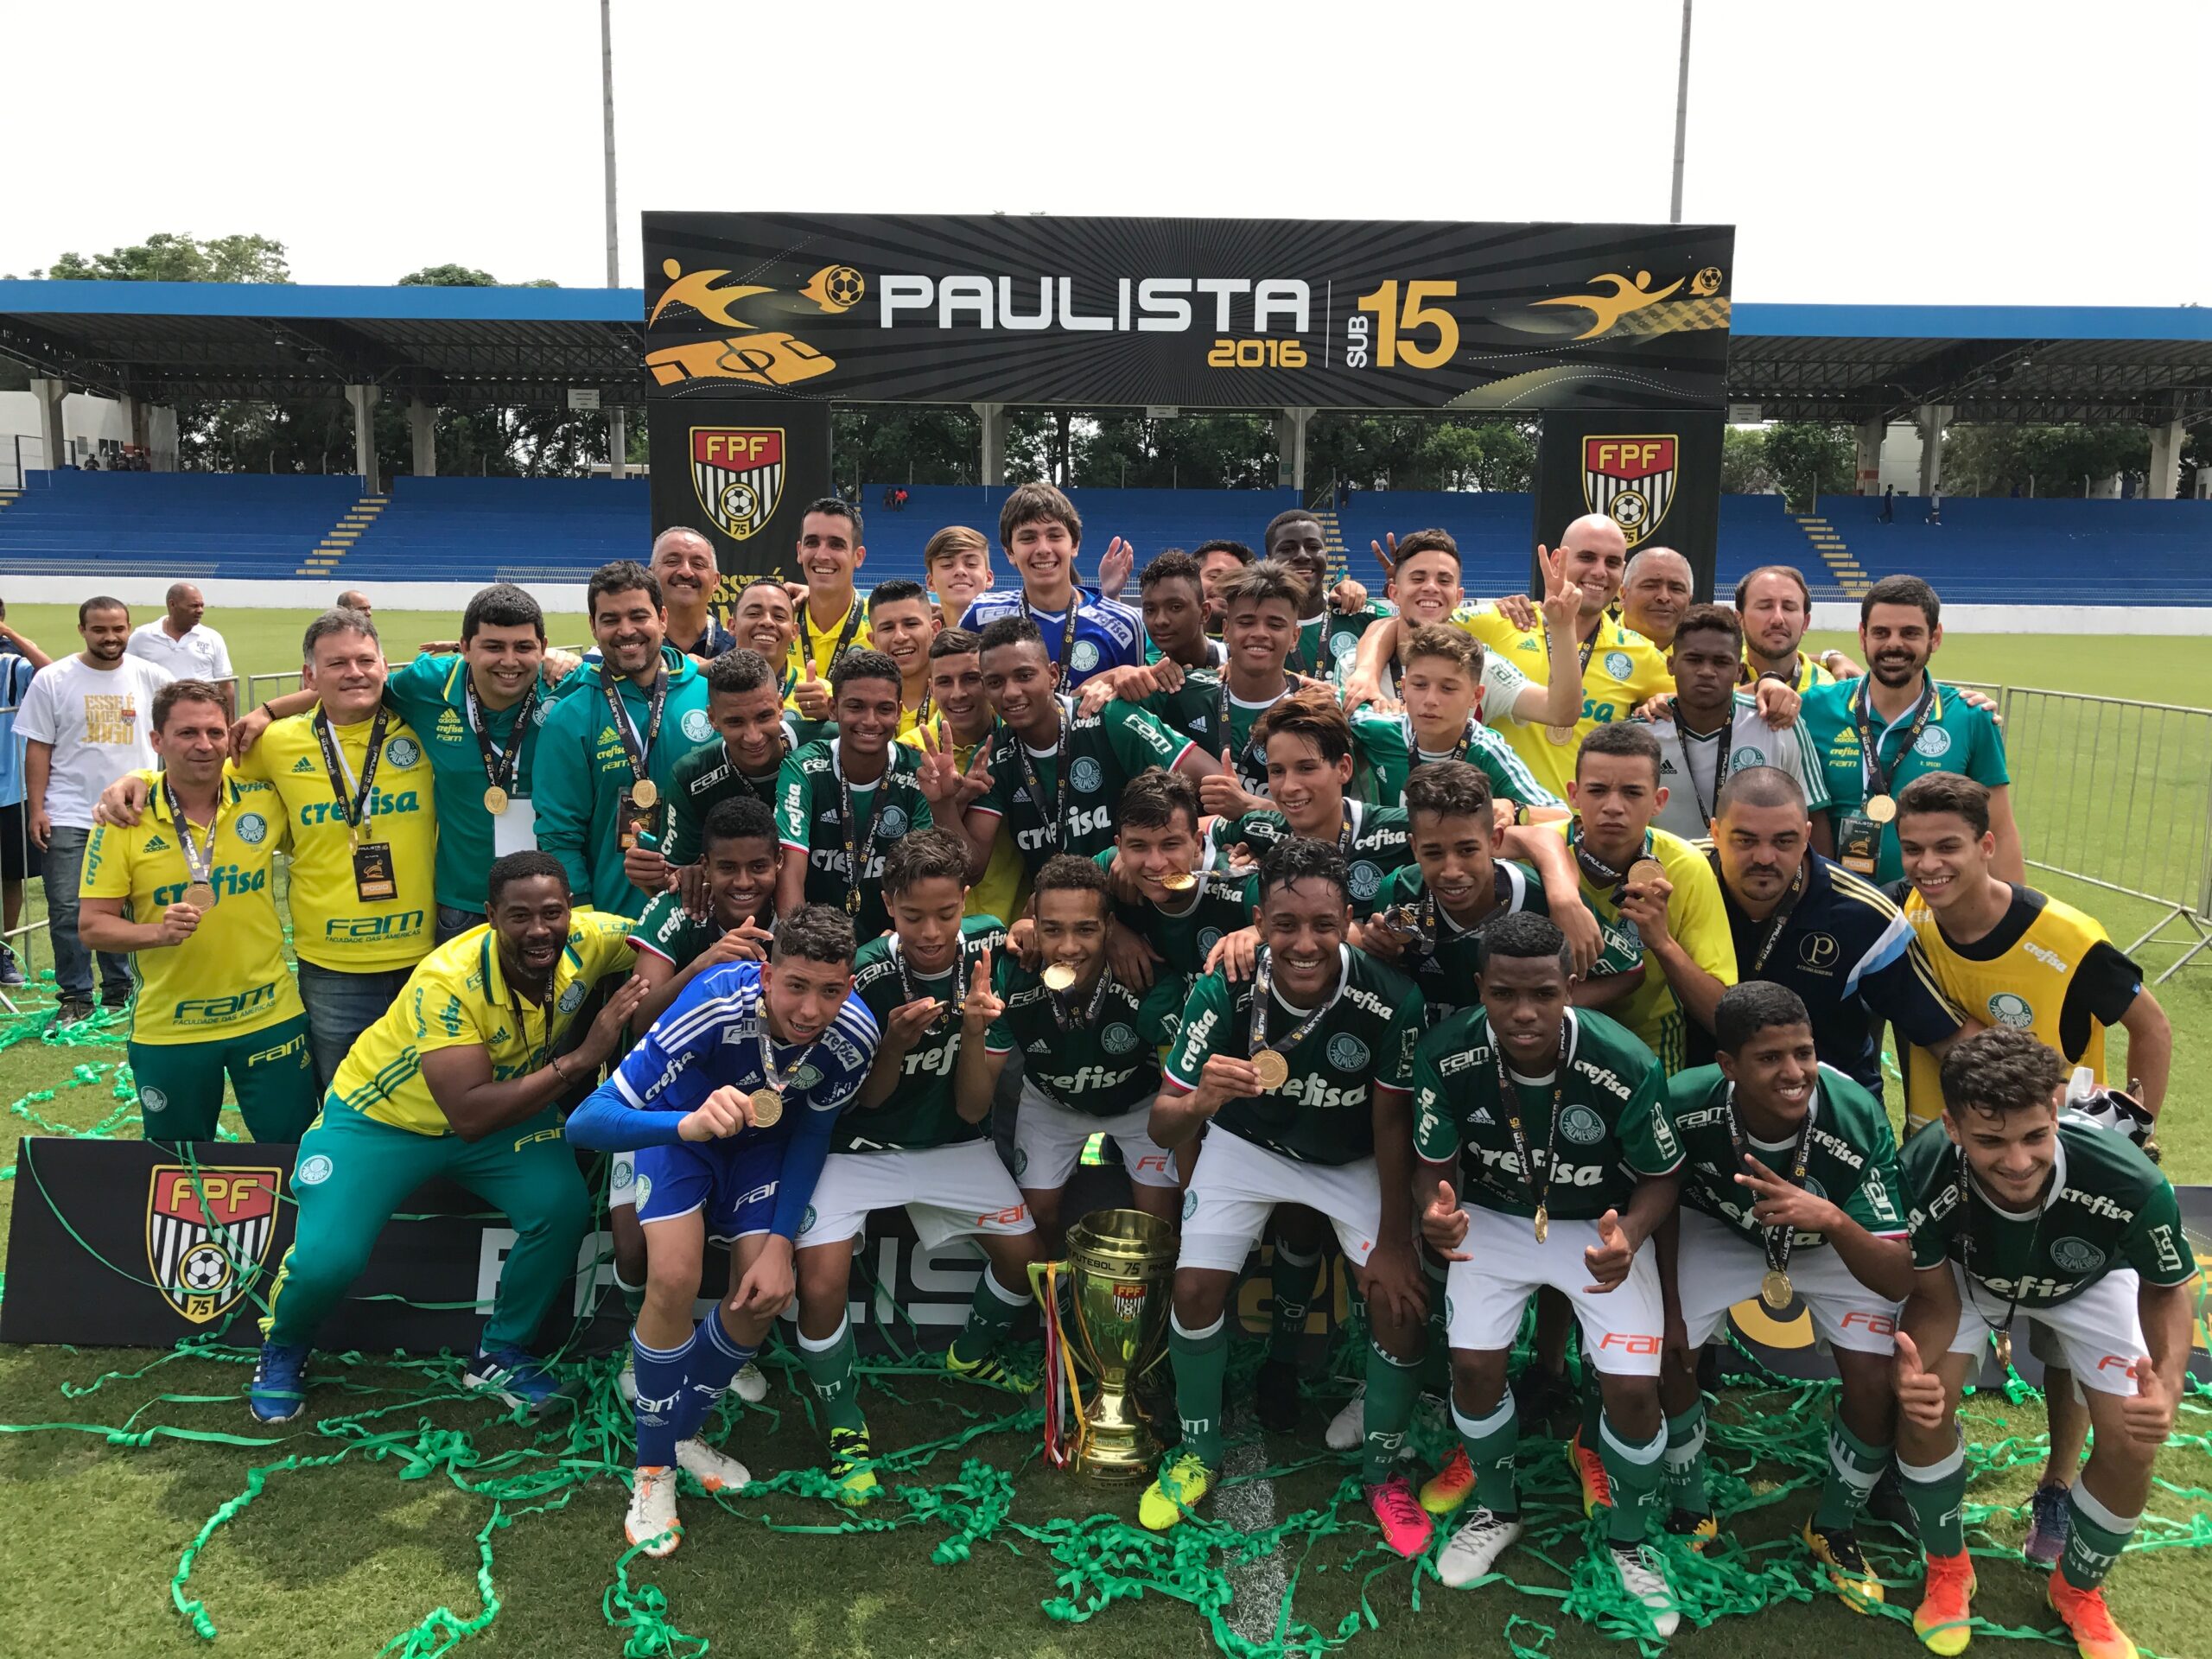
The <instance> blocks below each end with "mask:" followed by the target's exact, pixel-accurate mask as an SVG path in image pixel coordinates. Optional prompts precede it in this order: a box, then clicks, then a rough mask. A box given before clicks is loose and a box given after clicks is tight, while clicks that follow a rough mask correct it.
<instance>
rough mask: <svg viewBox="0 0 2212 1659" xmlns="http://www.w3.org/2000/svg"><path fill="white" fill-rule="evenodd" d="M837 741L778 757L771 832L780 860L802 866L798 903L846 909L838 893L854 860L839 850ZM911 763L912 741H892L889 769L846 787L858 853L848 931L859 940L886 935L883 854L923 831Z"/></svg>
mask: <svg viewBox="0 0 2212 1659" xmlns="http://www.w3.org/2000/svg"><path fill="white" fill-rule="evenodd" d="M841 741H842V740H841V739H838V738H834V737H833V738H829V739H825V740H823V741H820V742H815V743H809V744H808V745H807V746H806V747H804V748H802V749H800V750H799V751H798V753H796V754H793V755H790V756H788V757H786V758H785V761H784V766H783V771H782V772H781V773H780V775H779V777H778V779H777V780H776V833H777V834H778V835H779V836H782V837H783V842H784V850H785V856H786V857H798V858H803V859H804V860H805V861H806V902H807V903H808V904H810V905H829V906H835V907H836V908H838V909H840V910H843V909H846V908H847V906H846V903H845V895H846V894H847V893H849V891H851V889H852V888H853V887H854V886H855V881H854V878H853V864H854V861H855V859H854V856H853V855H848V854H847V852H846V850H845V838H846V835H847V826H846V823H845V805H844V794H845V791H844V789H843V786H842V785H843V779H844V773H843V772H842V771H841V770H840V768H839V765H838V760H837V752H838V745H839V743H840V742H841ZM919 759H920V751H918V749H916V748H915V747H913V745H912V744H911V743H893V745H892V746H891V764H890V768H889V770H888V771H887V772H885V773H884V774H883V775H882V776H881V777H880V778H878V779H876V780H875V782H874V783H872V784H855V785H853V787H852V797H853V818H854V823H853V824H852V825H851V829H850V833H851V836H852V843H853V847H854V849H855V854H861V855H863V856H861V857H860V859H859V861H860V864H861V871H860V877H859V881H858V883H857V885H858V887H859V889H860V895H861V897H860V908H859V910H858V911H857V912H852V916H853V931H855V933H857V934H858V935H859V936H860V937H861V938H863V939H873V938H875V937H876V936H877V935H878V934H880V933H887V932H889V931H891V912H889V911H887V909H885V908H884V904H883V855H885V854H886V853H887V852H889V851H890V850H891V843H892V842H895V841H897V840H899V838H900V837H901V836H905V835H906V832H907V831H908V830H910V829H928V828H929V827H930V804H929V803H928V802H927V801H926V800H924V799H923V798H922V786H921V782H920V777H921V774H920V772H919V771H918V769H917V768H918V761H919Z"/></svg>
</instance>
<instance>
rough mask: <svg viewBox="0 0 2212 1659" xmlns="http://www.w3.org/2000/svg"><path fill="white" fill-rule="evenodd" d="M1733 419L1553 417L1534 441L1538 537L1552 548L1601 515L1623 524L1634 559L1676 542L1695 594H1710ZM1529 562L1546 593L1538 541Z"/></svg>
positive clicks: (1710, 413) (1687, 413) (1569, 413)
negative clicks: (1575, 526)
mask: <svg viewBox="0 0 2212 1659" xmlns="http://www.w3.org/2000/svg"><path fill="white" fill-rule="evenodd" d="M1726 424H1727V416H1726V412H1725V411H1724V410H1679V409H1677V410H1656V411H1653V412H1651V413H1649V414H1644V415H1622V414H1592V413H1585V412H1581V411H1579V410H1553V411H1552V412H1550V413H1548V414H1547V415H1546V416H1544V426H1543V434H1542V436H1541V438H1540V439H1539V440H1538V442H1537V445H1536V491H1535V499H1536V521H1535V531H1534V535H1533V537H1532V539H1533V541H1534V543H1535V545H1537V546H1543V547H1555V546H1557V545H1558V544H1559V540H1560V535H1561V533H1562V532H1564V531H1566V529H1567V525H1569V524H1572V523H1573V522H1574V520H1576V519H1577V518H1581V517H1582V516H1583V515H1584V514H1585V513H1590V512H1602V513H1605V515H1607V516H1608V517H1609V518H1611V519H1612V520H1613V522H1614V523H1615V524H1618V525H1619V526H1620V527H1621V534H1622V535H1623V536H1624V537H1627V539H1628V550H1629V556H1630V557H1631V558H1633V557H1634V556H1636V555H1637V553H1639V552H1641V551H1642V550H1643V549H1645V548H1648V547H1669V548H1672V549H1673V550H1675V552H1677V553H1679V554H1681V556H1683V557H1684V558H1686V559H1688V561H1689V562H1690V575H1691V578H1692V580H1693V582H1694V584H1695V586H1696V588H1697V596H1698V598H1699V599H1700V600H1704V601H1709V600H1711V599H1712V597H1713V561H1714V559H1715V557H1716V556H1717V555H1718V552H1719V545H1720V448H1721V442H1722V434H1723V432H1724V431H1725V429H1726ZM1529 569H1530V571H1531V577H1530V580H1531V582H1532V583H1533V585H1532V586H1531V587H1530V588H1529V592H1530V593H1532V594H1540V593H1541V592H1543V572H1542V570H1541V569H1539V568H1538V567H1537V566H1536V563H1535V551H1534V548H1533V547H1532V548H1531V550H1530V558H1529Z"/></svg>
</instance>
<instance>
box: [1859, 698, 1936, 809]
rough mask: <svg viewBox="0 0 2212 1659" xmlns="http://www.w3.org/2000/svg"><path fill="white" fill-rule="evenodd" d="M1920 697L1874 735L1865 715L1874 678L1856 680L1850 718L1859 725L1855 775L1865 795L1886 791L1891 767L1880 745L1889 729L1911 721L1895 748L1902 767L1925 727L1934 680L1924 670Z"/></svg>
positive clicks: (1932, 707) (1870, 705) (1868, 712)
mask: <svg viewBox="0 0 2212 1659" xmlns="http://www.w3.org/2000/svg"><path fill="white" fill-rule="evenodd" d="M1873 685H1874V677H1873V676H1872V674H1869V675H1867V676H1866V677H1865V678H1863V679H1862V680H1860V681H1859V695H1858V696H1857V697H1856V698H1854V699H1853V706H1852V717H1853V721H1855V722H1856V724H1857V725H1858V728H1859V780H1860V782H1861V784H1862V785H1864V786H1865V788H1866V795H1867V798H1869V799H1870V800H1871V799H1872V798H1873V797H1875V796H1877V795H1887V794H1888V793H1890V779H1891V774H1892V772H1894V770H1895V767H1892V766H1885V765H1883V764H1882V745H1883V744H1884V743H1885V742H1887V741H1889V736H1890V734H1891V732H1894V731H1895V730H1897V728H1898V727H1899V726H1901V725H1903V724H1904V722H1905V721H1908V720H1910V721H1911V722H1912V725H1911V728H1910V729H1909V730H1908V731H1907V732H1906V733H1905V734H1904V744H1903V746H1902V747H1899V748H1898V750H1897V766H1903V765H1904V758H1905V756H1906V755H1908V754H1910V753H1912V751H1913V749H1914V748H1915V747H1916V746H1917V745H1918V744H1919V742H1920V734H1921V733H1922V732H1923V731H1924V730H1926V729H1927V726H1928V716H1929V715H1930V714H1932V713H1934V712H1935V709H1936V681H1935V678H1934V677H1933V676H1932V675H1930V674H1929V673H1928V671H1926V670H1924V669H1923V670H1922V671H1921V688H1920V700H1919V701H1918V702H1916V703H1914V704H1913V706H1912V707H1911V708H1910V709H1907V710H1906V711H1905V712H1904V714H1902V715H1898V716H1897V718H1896V719H1895V720H1893V721H1891V722H1890V723H1889V724H1888V725H1886V726H1885V727H1884V728H1882V734H1881V736H1879V737H1877V736H1875V735H1874V722H1873V721H1872V719H1871V718H1870V717H1869V716H1870V715H1872V711H1873V699H1874V692H1873Z"/></svg>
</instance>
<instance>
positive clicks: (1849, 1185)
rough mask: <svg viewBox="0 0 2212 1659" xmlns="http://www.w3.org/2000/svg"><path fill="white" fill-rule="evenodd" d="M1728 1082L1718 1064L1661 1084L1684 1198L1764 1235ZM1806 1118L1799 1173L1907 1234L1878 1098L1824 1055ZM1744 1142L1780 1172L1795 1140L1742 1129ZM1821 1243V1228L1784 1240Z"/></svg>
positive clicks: (1853, 1210) (1884, 1228)
mask: <svg viewBox="0 0 2212 1659" xmlns="http://www.w3.org/2000/svg"><path fill="white" fill-rule="evenodd" d="M1734 1090H1735V1085H1734V1084H1731V1083H1730V1082H1729V1081H1728V1080H1727V1079H1726V1077H1722V1076H1721V1075H1720V1068H1719V1066H1717V1065H1700V1066H1698V1067H1696V1068H1694V1070H1691V1071H1678V1072H1676V1073H1675V1076H1674V1077H1672V1078H1671V1079H1670V1080H1669V1082H1668V1084H1667V1117H1668V1121H1669V1122H1671V1123H1672V1124H1673V1125H1674V1127H1675V1140H1676V1141H1679V1142H1680V1143H1681V1149H1682V1160H1683V1166H1682V1202H1683V1203H1684V1204H1686V1205H1689V1206H1690V1207H1691V1208H1692V1209H1693V1210H1695V1211H1698V1212H1700V1214H1702V1215H1707V1216H1710V1217H1713V1220H1715V1221H1718V1222H1720V1223H1722V1224H1725V1225H1726V1226H1728V1227H1731V1228H1733V1229H1734V1230H1736V1231H1737V1232H1739V1233H1741V1234H1743V1236H1745V1238H1746V1239H1747V1240H1751V1241H1754V1242H1759V1243H1764V1239H1765V1237H1766V1232H1767V1230H1766V1229H1765V1228H1764V1227H1763V1226H1761V1225H1760V1224H1758V1222H1756V1221H1754V1220H1752V1219H1751V1205H1752V1204H1753V1202H1754V1200H1753V1198H1751V1193H1750V1192H1749V1191H1748V1190H1747V1189H1746V1188H1744V1187H1741V1186H1738V1185H1737V1184H1736V1177H1737V1175H1738V1174H1739V1173H1744V1174H1748V1173H1750V1172H1749V1171H1748V1170H1747V1169H1745V1167H1744V1166H1742V1165H1740V1164H1739V1163H1738V1161H1737V1159H1736V1141H1735V1136H1736V1135H1737V1133H1738V1130H1737V1129H1733V1128H1731V1127H1730V1120H1731V1119H1732V1118H1733V1117H1734V1116H1735V1109H1734V1108H1733V1107H1732V1105H1731V1104H1730V1103H1729V1101H1730V1096H1732V1094H1733V1093H1734ZM1810 1111H1811V1114H1812V1119H1813V1124H1812V1128H1811V1129H1810V1130H1809V1131H1808V1135H1807V1138H1806V1142H1805V1179H1804V1180H1803V1181H1802V1183H1801V1185H1803V1187H1804V1189H1805V1190H1806V1191H1807V1192H1810V1193H1811V1194H1813V1196H1814V1197H1815V1198H1826V1199H1827V1200H1828V1202H1829V1203H1831V1204H1833V1205H1835V1206H1836V1208H1838V1209H1839V1210H1840V1211H1843V1213H1844V1214H1845V1215H1847V1216H1848V1217H1851V1218H1852V1220H1853V1221H1855V1222H1857V1223H1858V1224H1859V1225H1860V1226H1861V1227H1864V1228H1865V1229H1866V1230H1867V1231H1868V1232H1870V1233H1872V1234H1873V1235H1874V1236H1875V1237H1877V1238H1903V1237H1904V1236H1905V1224H1904V1208H1903V1205H1904V1197H1903V1194H1904V1187H1903V1185H1901V1184H1900V1182H1899V1180H1898V1177H1897V1142H1896V1141H1894V1140H1893V1139H1891V1135H1890V1117H1889V1114H1888V1113H1887V1112H1885V1111H1884V1110H1883V1109H1882V1103H1881V1102H1880V1101H1878V1100H1877V1099H1875V1098H1874V1096H1872V1095H1870V1094H1868V1093H1867V1092H1866V1090H1865V1089H1863V1088H1861V1087H1860V1086H1859V1084H1856V1083H1853V1081H1852V1080H1851V1079H1850V1078H1849V1077H1846V1076H1845V1075H1844V1074H1843V1073H1842V1072H1840V1071H1836V1070H1834V1068H1832V1067H1830V1066H1826V1065H1823V1066H1822V1067H1821V1070H1820V1083H1819V1084H1818V1086H1817V1087H1816V1088H1815V1090H1814V1099H1813V1103H1812V1106H1811V1108H1810ZM1744 1147H1745V1151H1746V1152H1747V1153H1748V1154H1750V1155H1751V1157H1753V1158H1756V1159H1758V1160H1759V1162H1761V1163H1762V1164H1764V1165H1765V1166H1767V1167H1768V1168H1769V1169H1770V1170H1772V1171H1773V1172H1774V1173H1776V1174H1777V1175H1779V1176H1781V1177H1782V1178H1783V1179H1784V1180H1787V1179H1789V1172H1790V1169H1791V1167H1792V1166H1793V1162H1794V1160H1795V1157H1796V1150H1797V1140H1796V1136H1795V1135H1792V1136H1791V1137H1790V1138H1789V1139H1788V1140H1786V1141H1782V1142H1781V1143H1780V1144H1778V1145H1777V1144H1775V1143H1773V1142H1770V1141H1761V1140H1758V1139H1756V1138H1754V1137H1753V1136H1751V1135H1750V1134H1748V1133H1745V1135H1744ZM1825 1243H1827V1235H1826V1234H1825V1233H1812V1232H1800V1233H1798V1234H1797V1235H1796V1239H1795V1241H1794V1242H1793V1243H1792V1245H1791V1248H1792V1249H1800V1250H1802V1249H1815V1248H1817V1247H1818V1246H1821V1245H1823V1244H1825Z"/></svg>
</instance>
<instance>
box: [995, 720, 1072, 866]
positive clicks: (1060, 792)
mask: <svg viewBox="0 0 2212 1659" xmlns="http://www.w3.org/2000/svg"><path fill="white" fill-rule="evenodd" d="M1053 706H1054V707H1055V708H1057V709H1059V711H1060V738H1059V744H1058V749H1057V751H1056V754H1057V758H1056V759H1055V760H1053V762H1052V767H1053V775H1052V817H1050V818H1045V786H1044V785H1042V784H1040V783H1039V782H1038V781H1037V766H1036V762H1035V761H1033V760H1031V758H1030V754H1029V744H1028V742H1027V740H1025V739H1024V738H1023V737H1022V735H1021V734H1020V733H1019V732H1017V731H1015V730H1014V728H1011V727H1008V728H1007V735H1008V736H1010V737H1011V738H1013V740H1014V756H1015V758H1016V759H1017V760H1020V762H1021V781H1022V782H1023V783H1024V784H1026V785H1027V786H1028V789H1029V804H1030V805H1031V806H1033V808H1035V809H1036V812H1037V816H1038V817H1039V818H1040V819H1044V820H1045V844H1046V846H1048V847H1050V848H1051V849H1052V850H1053V851H1054V852H1058V850H1059V849H1060V826H1061V825H1062V824H1064V823H1066V822H1067V817H1068V734H1069V733H1070V732H1071V730H1072V729H1073V728H1074V725H1075V710H1074V709H1073V708H1072V707H1071V706H1070V705H1068V704H1066V703H1063V702H1060V701H1059V700H1058V698H1057V697H1056V698H1054V699H1053Z"/></svg>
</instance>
